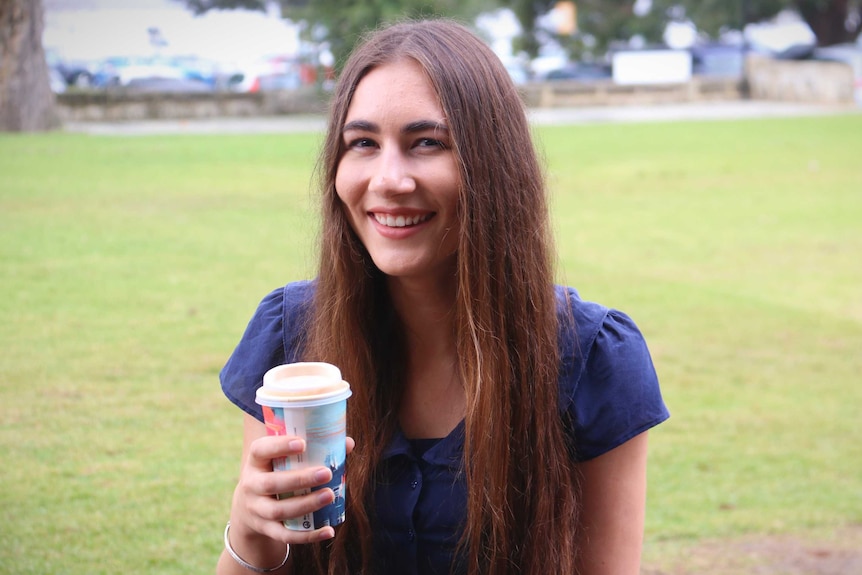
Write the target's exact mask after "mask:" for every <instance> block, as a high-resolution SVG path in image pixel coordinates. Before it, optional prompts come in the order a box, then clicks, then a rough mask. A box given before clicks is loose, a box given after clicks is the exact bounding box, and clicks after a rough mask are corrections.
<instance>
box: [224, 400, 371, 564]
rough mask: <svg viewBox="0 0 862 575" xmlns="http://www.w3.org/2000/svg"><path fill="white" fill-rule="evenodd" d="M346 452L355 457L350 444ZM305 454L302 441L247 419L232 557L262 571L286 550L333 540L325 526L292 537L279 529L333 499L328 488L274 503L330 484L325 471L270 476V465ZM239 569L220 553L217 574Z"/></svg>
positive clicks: (349, 441)
mask: <svg viewBox="0 0 862 575" xmlns="http://www.w3.org/2000/svg"><path fill="white" fill-rule="evenodd" d="M346 447H347V453H348V454H349V453H350V452H352V451H353V447H354V442H353V439H352V438H349V437H348V438H347V446H346ZM304 451H305V442H304V441H303V440H302V439H300V438H298V437H287V436H268V435H267V433H266V427H265V426H264V425H263V424H262V423H261V422H259V421H258V420H257V419H255V418H254V417H252V416H250V415H246V416H245V420H244V433H243V456H242V469H241V471H240V477H239V481H238V482H237V486H236V489H234V495H233V503H232V505H231V519H230V521H231V526H230V542H231V546H232V547H233V548H234V551H236V552H237V553H238V554H239V555H240V557H242V558H243V559H244V560H246V561H247V562H249V563H251V564H252V565H256V566H260V567H262V568H263V567H267V566H272V565H278V564H279V562H280V561H282V560H283V559H284V556H285V546H286V545H288V544H289V545H295V544H303V543H313V542H317V541H325V540H326V539H331V538H332V537H334V536H335V530H334V528H332V527H329V526H327V527H322V528H320V529H317V530H314V531H293V530H290V529H288V528H287V527H285V526H284V524H283V521H285V520H286V519H291V518H295V517H301V516H303V515H305V514H307V513H313V512H314V511H316V510H318V509H320V508H322V507H324V506H326V505H329V504H330V503H332V502H333V500H334V499H335V495H334V493H333V492H332V490H331V489H329V488H325V489H321V490H319V491H314V492H310V493H308V494H306V495H296V496H292V497H286V498H284V499H278V498H277V495H278V494H280V493H291V492H295V491H301V490H304V489H311V488H313V487H317V486H318V485H323V484H326V483H328V482H329V481H330V480H331V479H332V472H331V471H330V470H329V468H327V467H325V466H320V467H310V468H308V469H300V470H294V471H273V460H274V459H279V458H282V457H288V456H291V455H297V454H299V453H302V452H304ZM237 566H238V565H237V564H236V563H235V562H234V561H233V560H232V559H231V558H230V557H229V556H227V554H226V553H223V554H222V559H221V560H220V561H219V567H218V571H217V572H218V573H230V572H233V571H234V568H235V567H237ZM287 569H289V564H288V567H287Z"/></svg>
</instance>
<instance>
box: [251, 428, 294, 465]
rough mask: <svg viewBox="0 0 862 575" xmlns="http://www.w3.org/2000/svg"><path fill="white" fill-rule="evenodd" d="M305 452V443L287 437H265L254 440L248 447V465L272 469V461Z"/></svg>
mask: <svg viewBox="0 0 862 575" xmlns="http://www.w3.org/2000/svg"><path fill="white" fill-rule="evenodd" d="M304 451H305V441H303V440H302V439H301V438H299V437H291V436H287V435H267V436H265V437H259V438H257V439H255V440H254V441H253V442H252V443H251V446H250V447H249V457H248V463H249V464H250V465H252V466H253V467H256V468H258V469H262V470H271V469H272V460H273V459H278V458H281V457H287V456H289V455H297V454H299V453H303V452H304Z"/></svg>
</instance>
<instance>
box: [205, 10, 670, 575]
mask: <svg viewBox="0 0 862 575" xmlns="http://www.w3.org/2000/svg"><path fill="white" fill-rule="evenodd" d="M319 170H320V172H319V180H320V186H321V191H322V198H323V206H322V220H323V221H322V229H321V234H320V238H321V244H320V248H319V257H320V263H319V267H318V274H317V277H316V278H315V279H313V280H310V281H299V282H293V283H290V284H288V285H286V286H285V287H283V288H279V289H277V290H275V291H273V292H272V293H271V294H269V295H268V296H267V297H266V298H264V300H263V301H262V302H261V304H260V306H259V308H258V310H257V312H256V313H255V315H254V317H253V318H252V320H251V321H250V323H249V326H248V328H247V330H246V332H245V334H244V336H243V338H242V339H241V341H240V343H239V345H238V346H237V348H236V350H235V351H234V353H233V355H232V356H231V358H230V360H229V361H228V363H227V365H225V367H224V369H223V370H222V373H221V380H222V387H223V389H224V392H225V394H226V395H227V396H228V397H229V398H230V399H231V400H232V401H233V402H234V403H236V404H237V405H238V406H239V407H240V408H242V409H243V410H244V411H245V412H246V413H245V427H244V429H245V431H244V448H243V466H242V471H241V475H240V479H239V482H238V485H237V488H236V490H235V492H234V498H233V505H232V507H231V520H230V525H231V527H230V532H229V533H226V544H227V546H228V548H227V549H226V551H225V553H223V554H222V557H221V559H220V561H219V566H218V572H219V573H221V574H227V573H243V572H248V570H249V569H251V570H254V571H259V572H276V571H277V572H284V573H297V574H299V573H302V574H305V573H333V574H334V573H339V574H341V573H367V574H385V573H393V574H405V573H406V574H409V573H422V574H430V573H459V574H460V573H464V574H480V573H481V574H510V573H521V574H530V575H538V574H540V573H541V574H543V575H544V574H547V573H576V572H578V573H583V574H585V575H602V574H607V575H625V574H630V575H635V574H637V573H638V570H639V563H640V550H641V543H642V532H643V520H644V509H645V497H646V460H647V430H648V429H650V428H651V427H653V426H655V425H657V424H658V423H660V422H661V421H663V420H664V419H666V418H667V417H668V412H667V409H666V408H665V405H664V403H663V401H662V398H661V393H660V391H659V387H658V382H657V378H656V374H655V370H654V368H653V365H652V362H651V359H650V355H649V352H648V350H647V347H646V344H645V342H644V340H643V337H642V336H641V334H640V332H639V331H638V329H637V327H636V326H635V324H634V323H633V322H632V320H631V319H630V318H629V317H628V316H626V315H625V314H623V313H621V312H619V311H616V310H612V309H609V308H606V307H603V306H601V305H599V304H595V303H590V302H586V301H583V300H582V299H581V298H580V297H579V296H578V294H577V292H576V291H575V290H574V289H573V288H566V287H562V286H557V285H555V284H554V270H553V265H552V260H553V248H552V238H551V234H550V227H549V216H548V209H547V205H546V198H545V194H546V190H545V184H544V179H543V175H542V171H541V169H540V166H539V162H538V159H537V156H536V152H535V149H534V147H533V144H532V141H531V134H530V128H529V124H528V122H527V118H526V114H525V111H524V108H523V105H522V102H521V100H520V98H519V96H518V93H517V91H516V89H515V86H514V85H513V83H512V81H511V80H510V78H509V76H508V73H507V72H506V69H505V68H504V67H503V65H502V64H501V63H500V62H499V60H498V59H497V57H496V56H495V55H494V54H493V52H492V51H491V50H490V49H489V48H488V47H487V46H486V45H485V44H484V43H483V42H482V41H481V40H479V39H478V38H477V37H476V36H475V35H473V34H472V33H471V32H470V31H469V30H467V29H466V28H464V27H462V26H461V25H458V24H455V23H452V22H448V21H442V20H430V21H418V22H405V23H400V24H396V25H393V26H390V27H387V28H383V29H381V30H378V31H376V32H375V33H373V34H371V35H370V36H369V37H368V38H367V39H366V40H365V42H363V43H362V44H361V45H360V46H359V47H358V48H357V49H356V50H355V51H354V53H353V55H352V56H351V58H350V59H349V60H348V62H347V63H346V65H345V67H344V70H343V71H342V73H341V75H340V78H339V80H338V84H337V87H336V91H335V94H334V97H333V101H332V104H331V111H330V116H329V124H328V129H327V134H326V140H325V142H324V146H323V152H322V157H321V162H320V165H319ZM298 360H307V361H327V362H330V363H333V364H335V365H337V366H339V367H340V368H341V370H342V373H343V374H344V378H345V379H346V380H347V381H349V382H350V384H351V387H352V389H353V392H354V393H353V396H352V398H351V399H350V402H349V406H348V420H347V428H348V434H349V435H350V436H351V439H349V440H348V449H349V450H351V449H352V453H351V455H349V457H348V475H349V481H348V490H349V494H348V496H347V520H346V522H345V523H344V524H342V525H341V526H339V527H338V528H337V529H333V528H331V527H325V528H322V529H319V530H317V531H314V532H310V533H306V532H295V531H290V530H288V529H286V528H285V527H284V526H283V524H282V521H283V520H284V519H286V518H290V517H296V516H299V515H301V514H302V513H304V512H307V511H311V510H314V509H317V508H320V507H321V506H322V505H324V504H326V503H329V502H330V501H331V499H332V497H333V494H332V492H331V491H330V490H328V489H326V490H322V491H320V492H316V493H313V494H309V495H305V496H300V497H292V498H288V499H281V500H279V499H276V498H275V494H277V493H283V492H287V491H293V490H296V489H299V488H305V487H311V486H315V485H321V484H323V483H326V481H328V479H329V475H328V473H329V472H328V470H327V469H326V468H313V469H309V470H305V471H300V472H273V471H272V460H273V459H274V458H278V457H284V456H286V455H290V454H294V453H298V452H301V451H302V449H303V447H304V446H303V444H302V442H301V441H296V438H290V437H267V436H266V430H265V428H264V425H263V423H261V413H260V409H259V407H258V406H257V405H256V404H255V403H254V392H255V390H256V388H257V387H259V386H260V385H261V377H262V375H263V373H264V372H265V371H267V370H268V369H269V368H271V367H273V366H275V365H277V364H280V363H285V362H292V361H298ZM286 545H287V546H288V547H287V549H286V547H285V546H286Z"/></svg>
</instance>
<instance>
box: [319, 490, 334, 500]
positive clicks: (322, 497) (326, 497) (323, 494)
mask: <svg viewBox="0 0 862 575" xmlns="http://www.w3.org/2000/svg"><path fill="white" fill-rule="evenodd" d="M317 500H318V501H319V502H320V503H329V502H331V501H332V493H331V492H330V491H329V489H324V490H323V491H321V492H320V493H319V494H318V496H317Z"/></svg>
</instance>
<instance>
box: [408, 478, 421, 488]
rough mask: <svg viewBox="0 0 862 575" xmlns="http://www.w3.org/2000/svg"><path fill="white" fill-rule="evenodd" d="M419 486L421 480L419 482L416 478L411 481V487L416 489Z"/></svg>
mask: <svg viewBox="0 0 862 575" xmlns="http://www.w3.org/2000/svg"><path fill="white" fill-rule="evenodd" d="M417 487H419V482H418V481H416V480H415V479H414V480H413V481H411V482H410V489H416V488H417Z"/></svg>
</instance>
